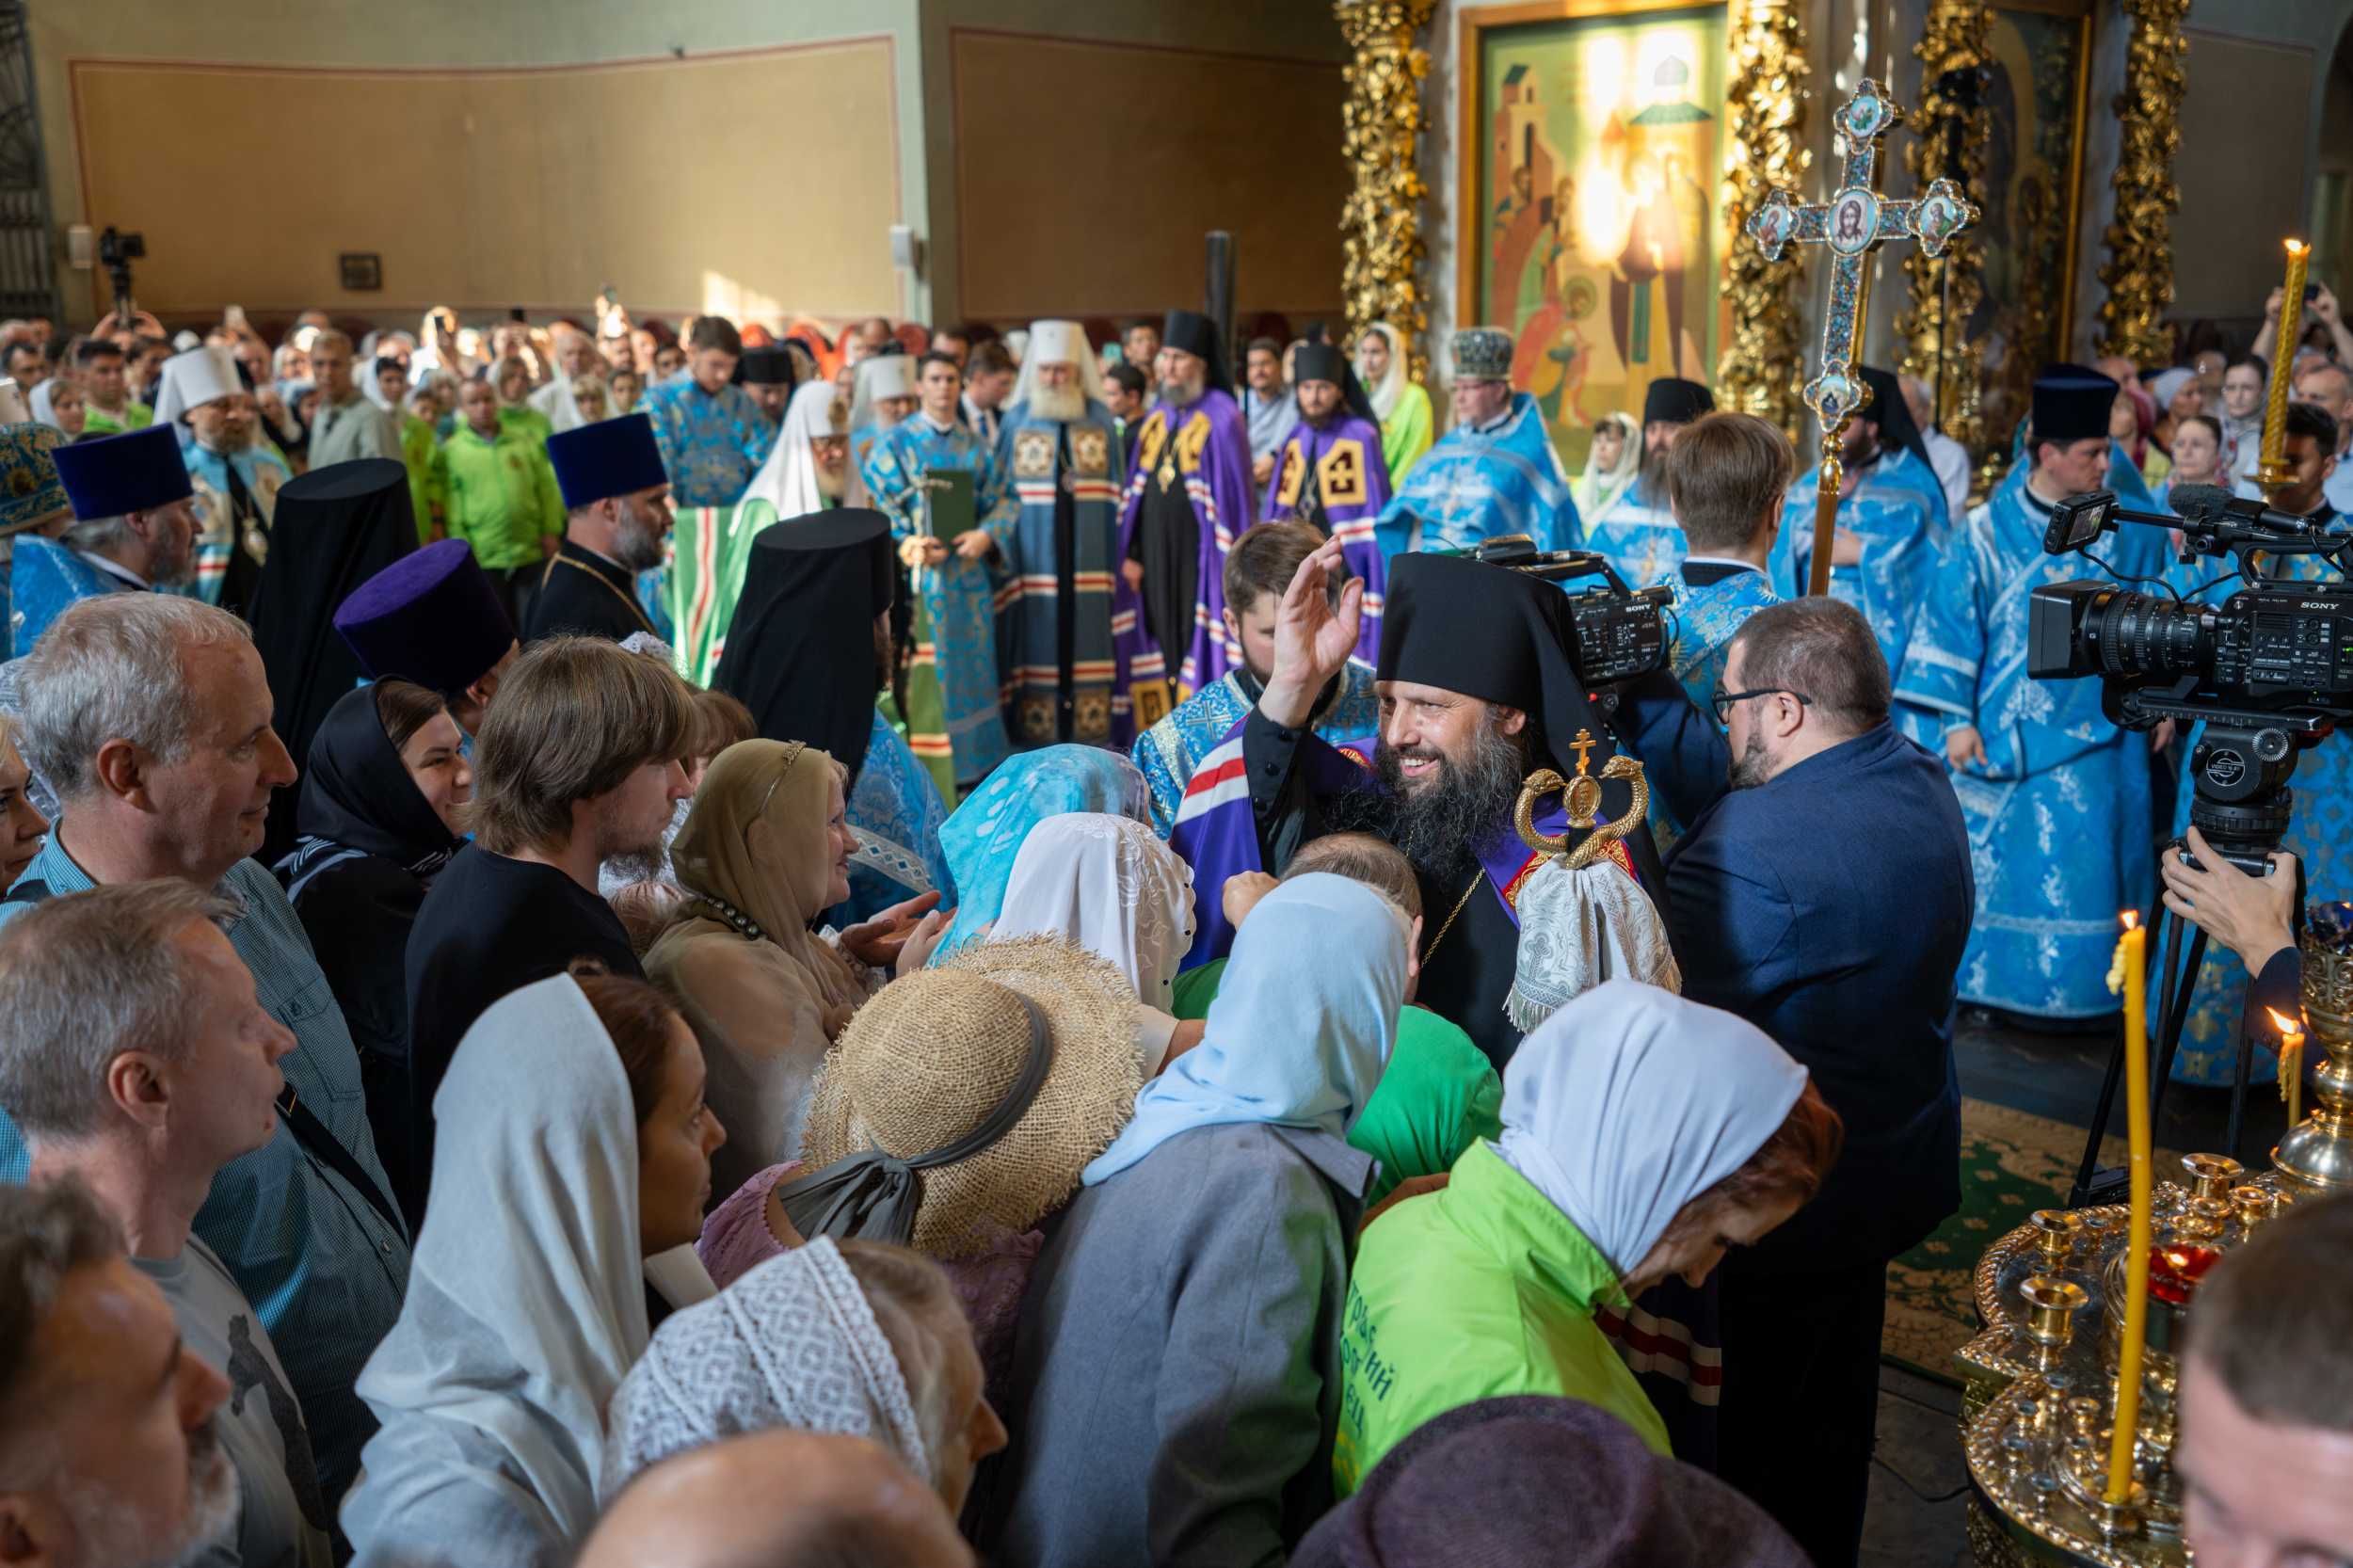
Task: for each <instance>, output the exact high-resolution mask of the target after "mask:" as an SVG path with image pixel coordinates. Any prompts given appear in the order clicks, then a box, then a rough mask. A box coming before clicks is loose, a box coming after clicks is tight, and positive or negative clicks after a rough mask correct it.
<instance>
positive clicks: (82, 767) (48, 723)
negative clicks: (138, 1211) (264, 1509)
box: [0, 594, 408, 1497]
mask: <svg viewBox="0 0 2353 1568" xmlns="http://www.w3.org/2000/svg"><path fill="white" fill-rule="evenodd" d="M21 690H22V693H23V696H24V730H25V747H26V750H27V752H28V753H29V755H28V757H27V759H26V760H28V761H30V762H31V763H32V765H33V767H34V769H35V770H36V771H37V772H39V773H40V775H41V776H42V777H44V778H46V779H47V780H48V781H49V783H50V786H51V787H52V788H53V789H54V790H55V791H56V795H57V799H58V803H59V806H60V808H61V813H62V814H61V815H60V817H59V819H58V822H57V824H56V828H55V829H54V830H53V831H52V832H51V833H50V835H49V842H48V843H47V844H46V845H44V846H43V847H42V849H41V852H40V854H39V855H37V856H34V857H33V861H32V864H31V865H30V866H28V867H27V868H26V869H25V871H24V875H22V876H20V877H19V878H18V879H17V882H16V885H15V886H14V887H13V888H10V889H9V891H8V900H7V902H5V903H0V922H6V921H8V920H11V919H21V918H22V917H23V916H24V914H25V912H26V911H27V910H29V909H30V908H32V907H33V906H34V905H35V904H39V903H40V902H41V901H42V900H44V899H47V898H50V897H53V896H63V895H65V894H68V893H77V892H83V891H86V890H88V889H89V888H98V887H112V886H115V885H117V884H120V883H129V882H145V881H149V880H151V879H153V878H156V877H172V878H176V879H178V880H180V881H182V882H185V883H188V884H190V885H192V886H194V887H196V888H204V889H209V890H212V891H215V892H217V893H219V894H220V895H221V896H223V897H224V898H227V899H228V900H229V901H230V902H231V903H232V904H235V905H236V906H237V910H238V912H237V915H236V918H235V922H234V924H233V925H232V926H231V928H230V931H229V943H230V945H231V946H232V948H234V949H235V950H236V952H237V956H238V957H239V958H241V959H243V960H244V961H245V966H246V968H248V969H249V970H251V971H252V975H253V981H254V985H255V988H256V991H257V993H258V995H259V997H260V1000H261V1005H262V1007H263V1009H264V1011H266V1012H267V1013H268V1014H269V1015H270V1016H272V1017H274V1018H276V1019H277V1020H278V1021H279V1022H280V1023H281V1024H283V1025H285V1026H286V1027H287V1028H288V1029H290V1030H292V1031H293V1032H294V1035H295V1039H296V1050H295V1052H294V1054H293V1055H291V1056H288V1057H287V1058H286V1059H285V1061H284V1064H283V1070H284V1072H285V1076H286V1089H285V1092H284V1093H283V1094H281V1095H280V1096H279V1102H278V1103H279V1113H278V1119H277V1125H276V1126H275V1128H273V1129H272V1131H271V1134H270V1138H269V1141H268V1142H267V1143H265V1144H263V1145H262V1146H261V1147H260V1148H258V1149H255V1150H254V1151H253V1152H252V1153H250V1154H246V1155H243V1156H240V1157H239V1158H236V1159H233V1160H229V1162H228V1163H227V1164H225V1165H223V1166H222V1167H221V1169H220V1173H219V1175H218V1176H216V1177H215V1178H214V1180H213V1184H212V1190H211V1193H210V1195H209V1196H208V1197H207V1198H206V1200H205V1202H204V1206H203V1208H200V1209H199V1210H198V1211H197V1214H196V1219H195V1222H194V1227H193V1228H194V1231H195V1234H196V1235H197V1237H198V1238H199V1239H200V1240H202V1241H203V1242H204V1244H205V1245H206V1246H208V1247H210V1248H211V1249H212V1250H213V1252H214V1253H215V1254H216V1255H217V1256H219V1257H220V1259H221V1261H222V1262H224V1263H225V1264H227V1265H228V1267H229V1272H230V1273H231V1274H232V1276H233V1277H234V1278H235V1280H236V1282H237V1287H238V1288H240V1289H241V1290H243V1291H244V1292H245V1295H246V1298H247V1300H248V1301H251V1302H253V1303H255V1304H258V1305H259V1307H260V1309H261V1315H262V1323H263V1326H264V1328H266V1329H267V1330H268V1331H269V1334H270V1336H271V1337H272V1338H273V1339H274V1340H276V1341H277V1343H278V1344H279V1345H280V1346H281V1347H283V1359H284V1362H285V1368H286V1373H287V1376H288V1379H289V1381H290V1382H291V1384H293V1387H294V1392H295V1397H296V1399H297V1400H299V1401H300V1402H301V1405H302V1409H303V1411H304V1414H305V1415H306V1416H308V1418H309V1422H310V1428H311V1439H312V1451H313V1454H314V1456H315V1458H316V1459H317V1461H318V1472H319V1489H320V1493H321V1495H322V1496H328V1497H334V1496H341V1495H342V1493H343V1491H344V1488H345V1487H346V1486H347V1485H348V1484H349V1483H350V1480H351V1478H352V1476H353V1474H354V1473H355V1471H356V1470H357V1469H358V1467H359V1461H360V1446H361V1445H362V1444H363V1443H365V1442H366V1441H367V1438H368V1435H369V1433H370V1432H372V1431H373V1430H374V1428H375V1421H374V1418H373V1417H372V1416H369V1414H368V1411H367V1408H366V1406H365V1405H363V1404H362V1403H360V1400H359V1398H358V1396H356V1395H355V1394H354V1393H353V1392H352V1384H353V1382H354V1381H355V1380H356V1379H357V1378H358V1376H359V1372H360V1365H361V1363H363V1362H364V1361H365V1360H366V1359H367V1357H368V1354H369V1352H372V1351H374V1350H375V1348H376V1341H377V1340H378V1339H380V1338H381V1337H383V1336H384V1334H385V1332H386V1331H387V1330H389V1329H390V1328H391V1327H392V1321H393V1320H394V1319H395V1318H396V1317H397V1316H398V1315H399V1311H400V1297H401V1292H402V1290H403V1289H404V1288H406V1287H407V1284H408V1232H407V1230H406V1229H405V1228H404V1227H403V1225H402V1224H401V1223H400V1220H399V1218H398V1211H397V1210H396V1209H395V1208H393V1207H392V1200H391V1199H390V1197H388V1196H387V1195H386V1193H387V1188H388V1183H387V1182H386V1180H385V1176H384V1170H383V1166H382V1165H381V1164H380V1163H379V1162H378V1161H377V1160H376V1142H375V1139H374V1137H373V1136H372V1135H371V1134H370V1132H369V1130H368V1118H367V1109H366V1103H365V1098H364V1093H363V1091H362V1089H361V1086H360V1058H359V1053H358V1051H357V1050H355V1049H354V1048H353V1047H352V1043H351V1033H350V1032H349V1030H347V1029H346V1028H345V1027H344V1016H343V1014H342V1012H341V1011H339V1010H338V1009H337V1007H336V1005H335V1000H334V993H333V992H332V991H331V990H330V989H329V988H328V983H327V977H326V975H325V974H324V973H322V972H321V971H320V969H319V966H318V960H317V959H316V958H315V957H313V956H312V952H311V944H310V939H309V938H308V937H307V936H304V934H303V930H302V922H301V921H300V920H299V919H297V918H296V915H295V912H294V907H293V905H292V904H288V903H287V902H286V895H285V892H284V890H283V889H282V888H280V887H279V885H278V879H277V878H275V877H273V876H272V875H270V873H269V872H268V871H267V870H265V869H264V867H263V866H262V865H261V864H259V863H258V862H256V861H254V860H253V859H251V858H249V856H251V855H252V854H253V852H254V851H255V850H256V849H258V848H259V847H260V846H261V842H262V828H263V823H264V818H265V816H266V815H267V812H268V809H269V799H270V792H271V790H273V789H274V788H276V787H278V786H280V785H283V784H291V783H292V782H293V781H294V779H295V766H294V762H293V760H292V759H291V758H289V757H288V756H287V755H286V748H285V747H284V746H283V745H282V744H280V743H279V739H278V736H277V734H276V732H275V731H273V730H272V729H271V728H270V709H271V704H270V692H269V682H268V681H267V680H266V679H265V678H264V675H263V672H262V660H261V656H260V655H259V654H258V653H256V652H255V651H254V648H253V642H252V637H251V635H250V634H249V633H248V632H247V630H246V627H245V623H244V622H243V621H240V620H239V619H237V617H236V616H232V615H230V614H228V613H227V612H226V611H223V610H216V609H215V608H213V607H212V606H210V605H207V604H201V603H199V602H197V601H196V600H187V599H181V598H177V597H174V596H169V595H163V594H121V595H110V596H108V597H106V598H104V599H96V600H88V601H86V602H84V603H81V604H76V605H74V606H73V607H72V609H70V610H68V611H67V612H66V613H65V614H64V615H63V616H59V617H58V618H57V621H56V624H55V625H54V626H52V627H51V628H50V629H49V631H48V632H46V633H45V634H43V636H42V637H41V640H40V646H39V647H38V648H35V649H34V650H33V655H32V657H31V658H30V659H28V660H26V661H25V662H24V667H23V670H22V686H21ZM13 1109H14V1108H13V1107H12V1106H11V1107H8V1108H7V1110H8V1111H13ZM25 1168H26V1159H25V1150H24V1138H23V1136H22V1134H21V1132H20V1131H19V1129H18V1128H17V1126H16V1124H15V1122H14V1121H13V1120H12V1119H10V1117H9V1116H8V1115H6V1114H0V1181H6V1180H22V1179H24V1172H25Z"/></svg>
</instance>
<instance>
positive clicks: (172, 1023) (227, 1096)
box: [0, 878, 333, 1568]
mask: <svg viewBox="0 0 2353 1568" xmlns="http://www.w3.org/2000/svg"><path fill="white" fill-rule="evenodd" d="M236 913H237V910H236V905H234V904H231V903H230V902H229V901H228V900H226V899H224V898H221V897H219V896H218V895H216V894H213V893H208V892H205V891H204V890H203V889H201V888H196V887H193V886H191V885H190V884H188V883H186V882H183V881H180V880H177V879H176V878H166V879H162V880H157V881H152V882H132V883H124V884H122V885H120V886H118V887H112V888H93V889H91V890H90V891H88V892H86V893H68V894H66V895H65V896H64V897H62V898H56V899H51V900H49V901H48V902H47V903H45V904H40V905H38V906H36V907H35V908H33V909H32V910H30V911H29V912H28V913H26V914H24V916H22V917H20V918H19V919H17V920H13V921H11V922H10V923H9V924H8V927H7V928H6V929H5V930H0V1103H5V1104H7V1105H8V1108H9V1110H10V1112H12V1113H13V1114H14V1116H15V1117H16V1124H17V1127H18V1128H20V1129H21V1130H22V1131H23V1132H24V1135H25V1137H26V1138H27V1139H28V1140H29V1141H30V1143H31V1149H32V1171H31V1183H32V1185H34V1186H36V1187H40V1186H44V1185H47V1184H49V1183H52V1182H56V1181H59V1180H72V1181H77V1182H79V1183H80V1184H81V1185H82V1186H84V1187H85V1188H87V1189H88V1191H89V1192H90V1193H91V1195H92V1196H94V1197H95V1198H96V1199H97V1200H98V1205H99V1207H100V1208H104V1209H105V1210H106V1212H107V1215H108V1217H109V1218H111V1219H112V1220H113V1221H114V1223H115V1224H116V1226H117V1228H119V1229H120V1231H121V1233H122V1237H123V1240H124V1241H125V1243H126V1245H127V1247H128V1249H129V1252H130V1255H131V1262H132V1265H133V1267H135V1268H136V1269H137V1270H138V1271H139V1272H141V1273H143V1274H145V1275H146V1276H147V1277H148V1278H149V1279H152V1280H153V1281H154V1282H155V1284H156V1286H157V1287H158V1288H161V1289H162V1291H163V1293H164V1299H165V1300H166V1301H168V1302H169V1303H170V1304H171V1310H172V1315H173V1317H175V1318H176V1319H177V1320H179V1324H180V1336H181V1341H182V1344H183V1346H184V1349H185V1352H187V1353H189V1354H191V1355H194V1356H196V1357H197V1358H199V1359H200V1360H202V1361H203V1362H204V1363H205V1364H207V1365H208V1366H210V1367H212V1368H215V1369H216V1370H217V1371H219V1372H221V1373H222V1374H223V1375H224V1376H226V1377H227V1378H228V1379H229V1391H230V1403H229V1405H228V1408H227V1411H226V1413H225V1414H223V1415H222V1416H218V1417H216V1423H215V1424H216V1429H217V1431H218V1434H219V1437H220V1442H221V1446H222V1447H223V1448H225V1449H226V1450H227V1452H228V1455H229V1460H230V1463H231V1464H232V1465H233V1466H234V1467H235V1469H236V1472H237V1491H238V1495H239V1496H240V1498H241V1499H242V1502H243V1506H242V1507H241V1508H240V1509H239V1510H238V1517H237V1523H236V1526H235V1528H233V1529H229V1528H222V1529H220V1530H218V1531H216V1535H215V1541H214V1544H215V1545H216V1546H217V1547H219V1548H221V1549H222V1550H223V1551H224V1552H229V1553H233V1555H234V1557H235V1559H236V1560H238V1561H241V1562H251V1563H299V1564H303V1565H305V1568H326V1565H327V1564H328V1563H330V1562H331V1561H332V1560H333V1554H332V1552H331V1550H330V1548H329V1546H328V1524H329V1512H328V1505H327V1502H326V1499H325V1498H324V1497H323V1496H321V1494H320V1492H319V1480H318V1471H317V1469H316V1468H315V1466H314V1464H313V1463H312V1457H311V1435H310V1432H309V1430H308V1429H307V1428H306V1427H305V1426H304V1425H303V1421H302V1407H301V1406H300V1405H298V1404H296V1402H295V1397H294V1394H293V1392H292V1390H291V1389H290V1388H289V1387H288V1385H287V1383H286V1374H285V1371H284V1369H283V1368H282V1367H281V1366H280V1362H279V1358H278V1352H277V1349H276V1348H275V1347H274V1346H273V1345H272V1344H271V1343H270V1337H269V1332H268V1330H266V1329H264V1328H263V1327H262V1326H261V1323H260V1321H259V1320H258V1314H256V1313H255V1312H254V1310H253V1306H252V1304H250V1303H249V1302H248V1301H247V1300H246V1297H245V1292H244V1291H242V1290H240V1289H238V1288H237V1282H236V1281H235V1279H233V1278H232V1277H231V1275H230V1272H229V1270H228V1268H227V1267H226V1266H225V1265H224V1264H222V1262H221V1261H220V1259H219V1258H218V1257H217V1256H215V1255H214V1253H213V1251H212V1249H211V1248H209V1247H207V1246H205V1245H204V1243H203V1242H201V1241H200V1240H196V1239H195V1238H194V1237H193V1236H191V1235H190V1234H189V1229H188V1227H189V1225H190V1224H191V1223H192V1222H193V1221H194V1220H195V1218H196V1213H197V1210H198V1209H200V1208H202V1207H203V1205H204V1199H205V1194H206V1192H208V1191H209V1190H210V1189H211V1187H212V1184H213V1176H214V1174H215V1173H216V1172H217V1171H218V1170H219V1169H220V1168H221V1166H223V1165H224V1164H227V1163H228V1162H229V1161H230V1160H235V1159H239V1158H241V1157H242V1156H245V1155H248V1154H250V1153H252V1152H253V1151H254V1150H255V1149H257V1148H259V1147H261V1146H262V1145H263V1144H266V1143H268V1142H269V1140H270V1138H271V1136H272V1134H273V1133H274V1132H275V1131H276V1128H277V1120H278V1117H277V1112H276V1099H277V1096H278V1093H279V1091H280V1088H282V1087H283V1086H284V1083H285V1079H284V1077H283V1075H282V1074H281V1073H280V1070H279V1065H278V1064H279V1061H280V1058H282V1057H284V1056H285V1054H286V1053H287V1052H288V1051H290V1050H292V1049H293V1048H294V1044H295V1038H294V1035H293V1034H292V1033H291V1032H289V1031H288V1030H287V1029H286V1027H285V1026H284V1025H283V1024H281V1023H280V1022H279V1021H278V1020H277V1019H275V1018H273V1017H271V1016H269V1015H268V1014H267V1013H266V1012H264V1011H263V1009H262V1004H261V1000H260V997H259V996H258V994H257V993H256V992H255V990H254V986H253V976H252V975H251V974H250V973H249V972H248V970H247V968H246V967H245V965H244V963H243V962H241V961H240V960H239V959H238V957H237V952H236V950H235V949H234V948H232V947H231V946H230V945H229V938H228V936H226V935H224V934H223V930H222V927H223V925H224V923H225V922H227V921H229V920H233V919H234V918H235V916H236ZM93 975H104V976H105V977H106V982H105V984H103V985H101V984H91V983H90V978H89V977H91V976H93Z"/></svg>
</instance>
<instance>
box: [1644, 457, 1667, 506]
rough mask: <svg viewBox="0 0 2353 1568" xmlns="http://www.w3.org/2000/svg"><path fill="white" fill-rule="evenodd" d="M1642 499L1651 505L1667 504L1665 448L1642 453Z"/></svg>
mask: <svg viewBox="0 0 2353 1568" xmlns="http://www.w3.org/2000/svg"><path fill="white" fill-rule="evenodd" d="M1642 499H1643V500H1644V501H1646V502H1648V503H1649V504H1651V505H1653V506H1663V505H1665V504H1667V449H1666V448H1665V447H1663V446H1662V447H1660V448H1659V449H1658V450H1657V451H1656V452H1649V451H1645V452H1644V453H1643V454H1642Z"/></svg>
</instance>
